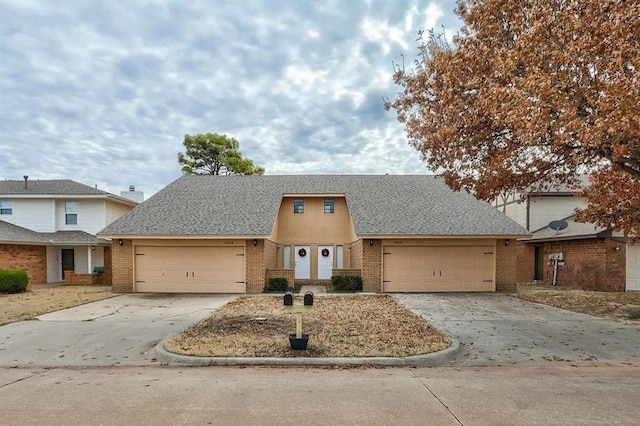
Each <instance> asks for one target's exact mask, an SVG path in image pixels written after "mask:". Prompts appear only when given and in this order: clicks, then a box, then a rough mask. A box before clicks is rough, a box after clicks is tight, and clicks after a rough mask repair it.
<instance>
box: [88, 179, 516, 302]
mask: <svg viewBox="0 0 640 426" xmlns="http://www.w3.org/2000/svg"><path fill="white" fill-rule="evenodd" d="M526 235H528V233H527V232H526V231H525V230H524V229H523V228H522V227H521V226H519V225H518V224H516V223H515V222H514V221H512V220H511V219H509V218H507V217H505V216H504V215H502V214H500V213H499V212H497V211H496V210H495V209H494V208H492V207H491V205H489V204H488V203H484V202H481V201H478V200H476V199H475V198H474V197H473V196H471V195H469V194H467V193H464V192H454V191H451V190H450V189H449V188H447V187H446V185H445V184H444V183H443V181H442V179H440V178H438V177H436V176H389V175H376V176H349V175H343V176H322V175H314V176H209V175H206V176H183V177H181V178H179V179H178V180H176V181H175V182H173V183H171V184H170V185H169V186H167V187H166V188H164V189H162V190H161V191H160V192H158V193H157V194H156V195H154V196H153V197H151V198H150V199H149V200H147V201H145V202H144V203H142V204H140V205H139V206H138V207H136V208H135V209H134V210H132V211H131V212H130V213H128V214H127V215H125V216H123V217H121V218H120V219H118V220H116V221H115V222H113V223H112V224H111V225H109V226H107V227H106V228H105V229H103V230H102V231H100V232H99V233H98V236H100V237H103V238H111V239H112V240H113V241H114V244H113V252H112V256H113V288H114V290H115V291H121V292H132V291H134V292H190V293H259V292H261V291H262V290H263V288H264V285H265V283H266V280H267V279H268V278H269V277H285V278H287V279H288V281H289V283H290V284H293V281H299V282H328V281H329V280H330V279H331V276H333V275H337V274H341V275H345V274H357V275H360V276H362V278H363V285H364V290H365V291H372V292H427V291H496V290H513V289H514V287H515V283H516V264H515V257H516V244H515V242H516V239H517V238H521V237H523V236H526Z"/></svg>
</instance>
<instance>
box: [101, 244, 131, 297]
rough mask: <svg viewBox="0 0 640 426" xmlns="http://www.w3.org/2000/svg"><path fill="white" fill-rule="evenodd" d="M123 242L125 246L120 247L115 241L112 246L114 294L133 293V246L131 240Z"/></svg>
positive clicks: (112, 283)
mask: <svg viewBox="0 0 640 426" xmlns="http://www.w3.org/2000/svg"><path fill="white" fill-rule="evenodd" d="M123 242H124V244H123V245H119V244H118V240H117V239H115V240H113V244H112V246H111V263H112V268H113V269H112V280H111V285H112V286H113V291H114V292H118V293H130V292H132V291H133V244H132V243H131V240H123ZM105 264H106V262H105ZM105 266H106V265H105Z"/></svg>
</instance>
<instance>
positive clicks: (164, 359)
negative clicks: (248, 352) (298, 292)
mask: <svg viewBox="0 0 640 426" xmlns="http://www.w3.org/2000/svg"><path fill="white" fill-rule="evenodd" d="M167 339H168V338H167ZM167 339H164V340H163V341H161V342H160V343H158V344H157V345H156V347H155V348H154V351H155V355H156V359H157V360H158V361H159V362H160V363H162V364H166V365H170V366H183V367H208V366H213V365H221V366H247V365H253V366H293V367H329V366H378V367H436V366H439V365H442V363H443V362H444V361H447V360H450V359H452V358H453V357H454V356H455V355H457V354H458V353H459V352H460V343H459V342H458V341H457V340H456V339H451V346H449V347H448V348H446V349H443V350H441V351H438V352H433V353H430V354H424V355H412V356H407V357H402V358H392V357H352V358H307V357H296V358H250V357H201V356H189V355H179V354H174V353H172V352H169V351H167V350H166V349H165V348H164V342H165V341H166V340H167Z"/></svg>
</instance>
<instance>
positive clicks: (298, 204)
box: [293, 198, 304, 214]
mask: <svg viewBox="0 0 640 426" xmlns="http://www.w3.org/2000/svg"><path fill="white" fill-rule="evenodd" d="M293 213H295V214H302V213H304V200H302V199H299V198H298V199H295V200H293Z"/></svg>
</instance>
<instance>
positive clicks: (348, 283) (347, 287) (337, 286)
mask: <svg viewBox="0 0 640 426" xmlns="http://www.w3.org/2000/svg"><path fill="white" fill-rule="evenodd" d="M331 284H333V289H334V290H336V291H362V278H361V277H359V276H357V275H334V276H333V277H331Z"/></svg>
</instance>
